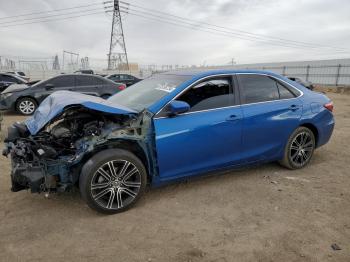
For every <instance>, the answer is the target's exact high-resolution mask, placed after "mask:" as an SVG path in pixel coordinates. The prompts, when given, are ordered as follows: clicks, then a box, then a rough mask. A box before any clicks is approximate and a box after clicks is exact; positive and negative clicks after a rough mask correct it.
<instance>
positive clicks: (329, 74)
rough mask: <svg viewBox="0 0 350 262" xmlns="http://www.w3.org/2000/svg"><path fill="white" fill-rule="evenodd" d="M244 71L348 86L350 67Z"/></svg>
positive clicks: (309, 66)
mask: <svg viewBox="0 0 350 262" xmlns="http://www.w3.org/2000/svg"><path fill="white" fill-rule="evenodd" d="M244 69H256V70H267V71H272V72H275V73H277V74H281V75H284V76H293V77H298V78H300V79H303V80H306V81H310V82H312V83H314V84H321V85H334V86H339V85H350V65H342V64H338V65H305V66H293V65H288V66H261V67H256V66H247V67H245V68H244Z"/></svg>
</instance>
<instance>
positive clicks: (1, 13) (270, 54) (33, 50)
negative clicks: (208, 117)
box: [0, 0, 350, 65]
mask: <svg viewBox="0 0 350 262" xmlns="http://www.w3.org/2000/svg"><path fill="white" fill-rule="evenodd" d="M125 1H127V2H130V3H131V4H136V5H140V6H143V7H146V8H151V9H155V10H159V11H162V12H168V13H171V14H174V15H178V16H181V17H187V18H190V19H194V20H198V21H199V22H204V23H210V24H215V25H218V26H222V27H227V28H232V29H236V30H244V31H248V32H251V33H256V34H260V35H267V36H273V37H278V38H284V39H291V40H294V41H301V42H308V43H315V44H319V45H327V46H336V47H343V48H350V33H349V32H350V15H349V11H350V1H349V0H333V1H330V0H298V1H297V0H295V1H293V0H283V1H282V0H280V1H277V0H264V1H262V0H169V1H164V0H148V1H142V0H125ZM100 2H103V0H100ZM90 3H98V1H96V0H84V1H83V0H74V1H71V0H60V1H57V0H30V1H24V0H11V1H9V0H0V34H1V37H0V55H2V56H4V55H12V56H24V57H28V58H31V57H33V58H37V57H50V56H53V55H55V54H59V55H60V56H62V50H69V51H73V52H77V53H79V54H80V56H89V57H90V58H91V59H93V58H100V59H106V57H107V56H106V54H107V52H108V47H109V39H110V29H111V22H110V21H111V20H110V19H111V16H110V15H108V14H104V13H100V14H96V15H93V16H85V17H80V18H75V19H67V20H62V21H54V22H47V23H36V24H27V25H21V26H15V27H3V26H5V25H10V24H13V22H14V21H17V23H25V22H32V21H34V20H25V21H19V19H20V18H21V19H23V18H32V17H34V16H31V17H17V18H13V19H7V20H6V19H1V18H2V17H7V16H13V15H17V14H23V13H30V12H39V11H48V10H52V9H61V8H69V7H74V6H78V5H87V4H90ZM132 8H133V7H132V6H130V10H132ZM92 9H96V12H97V11H102V4H101V5H96V6H93V7H85V8H82V10H92ZM76 10H77V9H73V10H68V11H65V12H75V11H76ZM90 12H91V11H90ZM130 12H131V11H130ZM52 14H54V13H51V15H52ZM47 15H50V14H37V15H36V16H47ZM169 18H170V17H169ZM9 21H10V22H11V23H8V24H6V22H9ZM4 23H5V24H4ZM123 25H124V33H125V40H126V47H127V51H128V55H129V61H131V62H138V63H140V64H159V65H161V64H180V65H185V64H188V65H192V64H196V65H198V64H205V65H214V64H216V65H217V64H227V63H229V62H230V61H231V59H232V58H234V59H235V61H236V62H237V63H240V64H242V63H255V62H271V61H290V60H292V61H296V60H316V59H328V58H343V57H350V51H347V53H335V52H336V50H335V49H331V48H330V49H327V48H324V49H322V48H321V49H315V48H312V49H309V48H307V49H298V48H291V47H282V46H279V45H271V44H269V43H266V42H261V41H258V42H257V41H247V40H242V39H240V38H237V36H234V35H230V37H227V36H222V35H216V34H212V33H208V32H203V31H199V30H198V28H200V29H201V30H207V29H206V25H205V24H199V25H198V26H197V27H196V28H197V30H191V29H188V28H183V27H177V26H174V25H170V24H166V23H162V22H159V21H154V20H147V19H144V18H141V17H136V16H134V15H131V14H129V15H123ZM225 30H226V29H225ZM101 61H102V60H101Z"/></svg>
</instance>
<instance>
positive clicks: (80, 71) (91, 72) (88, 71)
mask: <svg viewBox="0 0 350 262" xmlns="http://www.w3.org/2000/svg"><path fill="white" fill-rule="evenodd" d="M74 74H88V75H93V74H94V71H93V70H91V69H81V70H78V71H75V72H74Z"/></svg>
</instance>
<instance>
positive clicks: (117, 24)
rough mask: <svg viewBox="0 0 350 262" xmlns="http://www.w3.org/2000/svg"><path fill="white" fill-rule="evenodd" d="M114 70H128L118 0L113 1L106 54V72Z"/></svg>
mask: <svg viewBox="0 0 350 262" xmlns="http://www.w3.org/2000/svg"><path fill="white" fill-rule="evenodd" d="M116 68H118V69H124V70H129V61H128V55H127V53H126V47H125V40H124V32H123V25H122V19H121V15H120V8H119V0H114V5H113V18H112V30H111V41H110V45H109V53H108V70H112V69H116Z"/></svg>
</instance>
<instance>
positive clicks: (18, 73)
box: [6, 71, 30, 81]
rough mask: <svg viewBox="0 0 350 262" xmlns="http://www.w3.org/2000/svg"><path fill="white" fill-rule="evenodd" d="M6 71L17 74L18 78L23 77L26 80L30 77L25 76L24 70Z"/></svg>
mask: <svg viewBox="0 0 350 262" xmlns="http://www.w3.org/2000/svg"><path fill="white" fill-rule="evenodd" d="M6 73H8V74H11V75H15V76H18V77H20V78H23V79H24V80H26V81H29V80H30V78H29V77H28V76H26V74H25V73H24V72H22V71H10V72H6Z"/></svg>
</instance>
